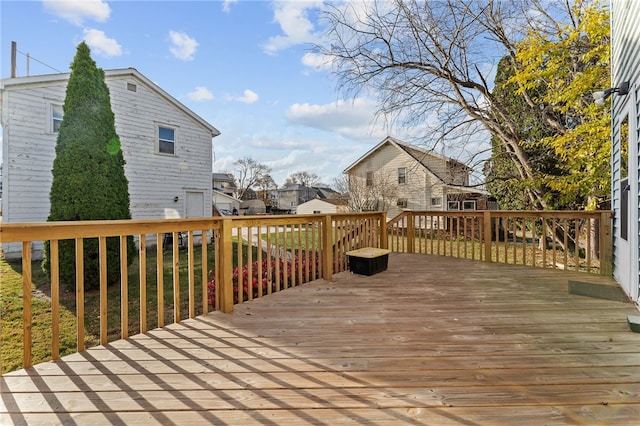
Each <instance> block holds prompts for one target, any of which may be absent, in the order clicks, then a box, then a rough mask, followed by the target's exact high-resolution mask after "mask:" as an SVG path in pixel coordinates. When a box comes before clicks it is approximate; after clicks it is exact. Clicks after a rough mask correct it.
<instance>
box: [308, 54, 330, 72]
mask: <svg viewBox="0 0 640 426" xmlns="http://www.w3.org/2000/svg"><path fill="white" fill-rule="evenodd" d="M301 62H302V64H303V65H305V66H307V67H309V68H313V69H315V70H318V71H321V70H330V69H331V65H332V60H331V58H328V57H326V56H323V55H318V54H316V53H311V52H307V53H305V54H304V55H303V56H302V60H301Z"/></svg>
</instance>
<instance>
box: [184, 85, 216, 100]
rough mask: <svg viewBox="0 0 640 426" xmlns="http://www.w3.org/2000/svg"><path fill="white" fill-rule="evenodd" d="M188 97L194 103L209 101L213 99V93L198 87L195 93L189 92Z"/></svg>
mask: <svg viewBox="0 0 640 426" xmlns="http://www.w3.org/2000/svg"><path fill="white" fill-rule="evenodd" d="M187 97H188V98H189V99H191V100H192V101H209V100H211V99H213V93H211V92H210V91H209V89H207V88H206V87H204V86H198V87H196V88H195V89H194V90H193V92H189V93H188V94H187Z"/></svg>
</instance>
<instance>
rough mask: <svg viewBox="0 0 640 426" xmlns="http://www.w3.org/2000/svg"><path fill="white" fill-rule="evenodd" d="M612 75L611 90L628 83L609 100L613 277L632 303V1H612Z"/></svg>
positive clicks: (636, 104) (636, 52)
mask: <svg viewBox="0 0 640 426" xmlns="http://www.w3.org/2000/svg"><path fill="white" fill-rule="evenodd" d="M610 6H611V7H610V10H611V72H612V76H611V77H612V82H611V85H612V87H617V86H619V85H620V84H621V83H622V82H625V81H629V82H630V90H629V94H628V95H626V96H618V95H616V94H614V95H613V96H612V164H611V166H612V208H613V210H614V222H613V244H614V246H613V255H614V262H613V263H614V277H615V278H616V280H618V282H620V284H621V286H622V288H623V289H624V290H625V291H626V292H627V294H628V295H629V296H630V297H631V298H632V299H633V300H635V301H638V293H639V288H640V263H639V262H640V260H639V253H640V231H639V229H640V226H639V225H638V220H639V217H640V207H639V206H640V196H639V191H638V186H639V182H638V177H639V175H640V153H639V151H640V147H639V146H638V142H639V140H638V132H639V130H640V92H639V90H640V87H639V84H640V81H639V79H638V77H639V76H640V71H639V70H640V27H638V22H639V21H640V8H638V7H637V6H638V5H637V4H636V2H635V1H633V0H611V4H610ZM625 116H628V117H629V161H628V164H629V167H628V178H629V185H630V191H629V194H628V195H629V210H628V215H629V218H628V239H627V240H626V241H625V240H624V239H622V238H621V232H620V230H621V223H620V218H621V217H623V216H622V215H621V199H622V197H621V195H622V190H621V173H620V169H621V164H620V162H621V160H620V158H621V157H620V153H621V131H620V126H621V124H622V122H623V121H624V117H625Z"/></svg>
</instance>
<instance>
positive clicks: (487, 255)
mask: <svg viewBox="0 0 640 426" xmlns="http://www.w3.org/2000/svg"><path fill="white" fill-rule="evenodd" d="M483 216H484V217H483V228H484V229H483V234H484V261H485V262H491V210H485V211H484V213H483Z"/></svg>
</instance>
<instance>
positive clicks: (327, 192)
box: [313, 186, 341, 200]
mask: <svg viewBox="0 0 640 426" xmlns="http://www.w3.org/2000/svg"><path fill="white" fill-rule="evenodd" d="M313 189H315V190H316V193H317V197H318V198H321V199H323V200H327V199H333V198H339V197H340V195H341V194H340V193H339V192H338V191H334V190H333V189H331V188H327V187H326V186H314V187H313Z"/></svg>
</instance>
